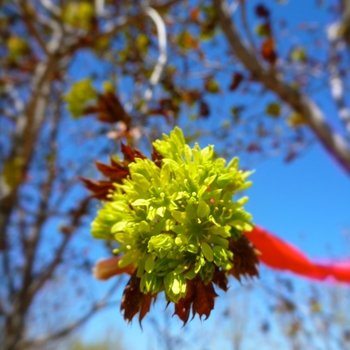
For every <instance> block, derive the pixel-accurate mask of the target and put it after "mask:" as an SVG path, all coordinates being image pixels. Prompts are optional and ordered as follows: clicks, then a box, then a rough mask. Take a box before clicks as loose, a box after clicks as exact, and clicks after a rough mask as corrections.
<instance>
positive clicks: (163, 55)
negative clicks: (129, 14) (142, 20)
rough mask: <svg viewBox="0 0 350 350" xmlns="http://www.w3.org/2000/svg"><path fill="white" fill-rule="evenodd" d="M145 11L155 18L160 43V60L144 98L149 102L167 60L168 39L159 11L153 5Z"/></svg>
mask: <svg viewBox="0 0 350 350" xmlns="http://www.w3.org/2000/svg"><path fill="white" fill-rule="evenodd" d="M145 13H146V14H147V15H148V16H149V17H150V18H151V19H152V20H153V22H154V23H155V25H156V27H157V32H158V45H159V56H158V60H157V63H156V65H155V67H154V70H153V73H152V75H151V78H150V80H149V83H150V86H149V87H148V89H147V90H146V92H145V97H144V98H145V102H146V104H147V102H148V101H150V100H151V98H152V95H153V90H154V87H155V86H156V85H157V84H158V82H159V79H160V77H161V75H162V72H163V70H164V67H165V64H166V61H167V39H166V28H165V23H164V21H163V19H162V17H161V16H160V15H159V14H158V12H157V11H156V10H154V9H153V8H151V7H147V8H145Z"/></svg>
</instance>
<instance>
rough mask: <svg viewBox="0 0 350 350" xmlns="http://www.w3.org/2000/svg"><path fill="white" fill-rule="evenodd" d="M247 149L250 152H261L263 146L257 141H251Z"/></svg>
mask: <svg viewBox="0 0 350 350" xmlns="http://www.w3.org/2000/svg"><path fill="white" fill-rule="evenodd" d="M247 151H248V152H250V153H254V152H261V147H260V145H259V144H257V143H256V142H251V143H250V144H249V145H248V146H247Z"/></svg>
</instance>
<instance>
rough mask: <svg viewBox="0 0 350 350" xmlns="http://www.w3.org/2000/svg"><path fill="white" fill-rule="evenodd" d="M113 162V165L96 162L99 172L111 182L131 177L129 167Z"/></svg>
mask: <svg viewBox="0 0 350 350" xmlns="http://www.w3.org/2000/svg"><path fill="white" fill-rule="evenodd" d="M111 162H112V165H107V164H103V163H100V162H98V161H95V165H96V168H97V169H98V171H100V172H101V173H102V174H103V175H104V176H106V177H109V178H110V179H111V180H116V181H117V180H122V179H125V178H126V177H127V176H128V175H129V169H128V167H126V166H124V165H121V164H120V163H118V162H116V161H113V160H111Z"/></svg>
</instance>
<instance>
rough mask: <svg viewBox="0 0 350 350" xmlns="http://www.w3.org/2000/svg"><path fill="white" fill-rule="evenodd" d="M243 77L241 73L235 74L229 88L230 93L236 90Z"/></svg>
mask: <svg viewBox="0 0 350 350" xmlns="http://www.w3.org/2000/svg"><path fill="white" fill-rule="evenodd" d="M243 79H244V77H243V75H242V74H241V73H235V74H234V75H233V79H232V82H231V85H230V87H229V89H230V91H234V90H236V89H237V88H238V86H239V85H240V83H241V82H242V81H243Z"/></svg>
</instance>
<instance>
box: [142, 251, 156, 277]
mask: <svg viewBox="0 0 350 350" xmlns="http://www.w3.org/2000/svg"><path fill="white" fill-rule="evenodd" d="M155 265H156V263H155V261H154V257H153V256H152V255H150V256H149V257H148V258H147V260H146V262H145V270H146V271H147V273H151V272H152V271H153V269H154V267H155Z"/></svg>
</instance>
